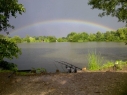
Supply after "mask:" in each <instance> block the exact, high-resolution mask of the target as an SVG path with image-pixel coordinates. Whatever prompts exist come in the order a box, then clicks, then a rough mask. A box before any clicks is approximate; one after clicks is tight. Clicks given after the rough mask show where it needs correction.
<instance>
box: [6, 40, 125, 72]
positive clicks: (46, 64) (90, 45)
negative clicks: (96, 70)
mask: <svg viewBox="0 0 127 95" xmlns="http://www.w3.org/2000/svg"><path fill="white" fill-rule="evenodd" d="M18 46H19V47H20V48H21V49H22V55H20V56H19V58H18V59H13V60H11V61H10V60H8V61H10V62H13V63H16V64H17V65H18V68H19V69H20V70H21V69H31V68H33V67H34V68H41V67H43V68H46V69H47V71H48V72H55V70H56V69H57V68H59V69H60V70H62V71H64V70H65V68H64V67H65V66H63V65H61V64H59V63H57V62H55V61H65V62H68V63H71V64H73V65H76V66H78V67H81V68H83V67H87V65H88V53H89V52H96V53H99V54H101V56H102V57H103V59H104V60H105V61H106V60H109V61H111V60H112V61H115V60H124V61H125V60H127V45H125V43H123V42H118V43H117V42H84V43H69V42H63V43H21V44H18Z"/></svg>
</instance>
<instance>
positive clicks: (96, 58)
mask: <svg viewBox="0 0 127 95" xmlns="http://www.w3.org/2000/svg"><path fill="white" fill-rule="evenodd" d="M102 61H103V57H101V54H100V53H99V54H97V53H96V51H94V52H89V54H88V69H89V70H92V71H96V70H99V69H100V66H101V64H102Z"/></svg>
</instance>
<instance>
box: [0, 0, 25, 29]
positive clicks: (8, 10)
mask: <svg viewBox="0 0 127 95" xmlns="http://www.w3.org/2000/svg"><path fill="white" fill-rule="evenodd" d="M22 12H25V8H24V7H23V5H22V4H18V0H0V31H2V30H4V31H7V29H8V28H12V29H13V28H14V26H12V25H10V23H9V18H10V17H15V18H16V14H17V13H19V14H22Z"/></svg>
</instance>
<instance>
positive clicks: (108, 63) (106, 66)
mask: <svg viewBox="0 0 127 95" xmlns="http://www.w3.org/2000/svg"><path fill="white" fill-rule="evenodd" d="M113 66H114V62H112V61H108V62H107V63H105V64H103V65H102V66H101V69H102V70H103V69H107V68H110V67H113Z"/></svg>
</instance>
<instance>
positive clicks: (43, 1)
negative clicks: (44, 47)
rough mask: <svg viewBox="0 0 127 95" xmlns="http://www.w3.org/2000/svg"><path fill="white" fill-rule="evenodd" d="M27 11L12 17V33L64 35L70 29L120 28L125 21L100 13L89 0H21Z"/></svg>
mask: <svg viewBox="0 0 127 95" xmlns="http://www.w3.org/2000/svg"><path fill="white" fill-rule="evenodd" d="M19 3H22V4H23V5H24V7H25V8H26V12H25V13H23V14H22V15H17V18H16V19H15V18H11V19H10V23H11V24H12V25H14V26H15V29H14V30H11V29H9V31H10V36H14V35H19V36H21V37H25V36H26V35H30V36H48V35H51V36H56V37H65V36H66V35H67V34H69V33H70V32H77V33H79V32H87V33H96V32H97V31H100V32H106V31H110V30H117V29H118V28H121V27H124V26H125V23H122V22H117V21H118V19H117V18H115V17H111V16H105V17H102V18H101V17H98V14H99V13H100V12H101V11H100V10H97V9H94V10H92V9H91V6H89V5H88V4H87V3H88V0H19Z"/></svg>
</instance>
